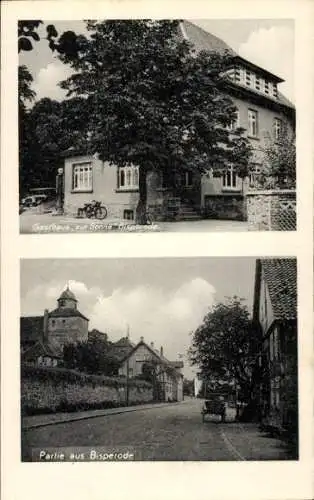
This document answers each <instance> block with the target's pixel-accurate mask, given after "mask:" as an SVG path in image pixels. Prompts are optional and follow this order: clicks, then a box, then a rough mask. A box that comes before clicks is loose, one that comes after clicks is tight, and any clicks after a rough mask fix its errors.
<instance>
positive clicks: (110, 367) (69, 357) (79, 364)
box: [63, 340, 119, 376]
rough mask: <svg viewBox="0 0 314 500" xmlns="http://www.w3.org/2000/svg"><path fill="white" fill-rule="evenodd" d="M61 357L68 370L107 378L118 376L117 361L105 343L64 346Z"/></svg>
mask: <svg viewBox="0 0 314 500" xmlns="http://www.w3.org/2000/svg"><path fill="white" fill-rule="evenodd" d="M63 356H64V365H65V367H66V368H69V369H76V370H79V371H82V372H85V373H94V374H103V375H107V376H114V375H117V374H118V369H119V361H118V360H117V359H116V358H115V356H114V355H113V354H112V352H111V349H110V343H108V342H105V341H101V340H98V341H96V342H79V343H77V344H75V345H74V344H66V345H65V346H64V350H63Z"/></svg>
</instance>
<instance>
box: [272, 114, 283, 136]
mask: <svg viewBox="0 0 314 500" xmlns="http://www.w3.org/2000/svg"><path fill="white" fill-rule="evenodd" d="M281 131H282V120H280V118H277V117H276V118H274V138H275V141H279V138H280V133H281Z"/></svg>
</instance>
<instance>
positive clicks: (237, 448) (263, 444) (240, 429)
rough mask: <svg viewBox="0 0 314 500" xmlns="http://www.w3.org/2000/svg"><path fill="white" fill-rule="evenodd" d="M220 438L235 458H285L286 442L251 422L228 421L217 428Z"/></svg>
mask: <svg viewBox="0 0 314 500" xmlns="http://www.w3.org/2000/svg"><path fill="white" fill-rule="evenodd" d="M219 431H220V434H221V437H222V439H223V440H224V443H225V445H226V447H227V448H228V450H229V451H230V453H231V455H233V456H234V458H235V459H236V460H286V459H287V458H288V456H287V454H288V449H287V445H286V443H285V442H284V441H283V440H281V439H279V438H274V437H272V436H270V435H269V434H267V433H266V432H262V431H260V430H259V428H258V425H257V424H253V423H246V424H244V423H238V422H237V423H230V424H226V425H222V426H221V427H220V429H219Z"/></svg>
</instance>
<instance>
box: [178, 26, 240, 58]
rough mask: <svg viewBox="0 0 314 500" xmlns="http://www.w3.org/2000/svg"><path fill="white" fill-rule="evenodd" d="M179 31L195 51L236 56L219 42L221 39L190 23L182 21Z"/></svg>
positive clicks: (222, 42) (229, 48) (223, 43)
mask: <svg viewBox="0 0 314 500" xmlns="http://www.w3.org/2000/svg"><path fill="white" fill-rule="evenodd" d="M181 30H182V35H183V36H185V35H186V37H187V39H188V40H189V41H190V42H191V43H192V44H193V46H194V48H195V50H196V51H201V50H208V51H211V52H218V53H219V54H221V55H222V54H225V53H228V54H229V55H232V56H237V53H236V52H235V51H234V50H233V49H232V48H231V47H229V45H227V44H226V43H225V42H224V41H223V40H221V38H218V37H217V36H215V35H212V34H211V33H209V32H208V31H205V30H203V29H202V28H200V27H199V26H196V24H193V23H191V22H190V21H186V20H184V21H182V23H181Z"/></svg>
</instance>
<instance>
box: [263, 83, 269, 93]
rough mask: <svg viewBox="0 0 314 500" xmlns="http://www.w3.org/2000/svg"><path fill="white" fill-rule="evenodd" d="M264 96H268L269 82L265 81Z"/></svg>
mask: <svg viewBox="0 0 314 500" xmlns="http://www.w3.org/2000/svg"><path fill="white" fill-rule="evenodd" d="M264 91H265V94H269V82H267V81H265V88H264Z"/></svg>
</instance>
